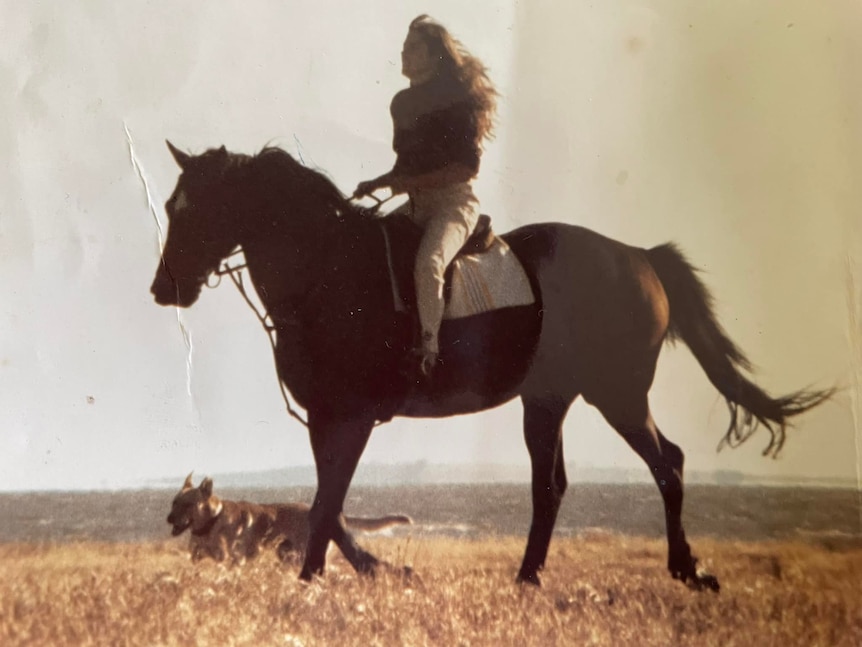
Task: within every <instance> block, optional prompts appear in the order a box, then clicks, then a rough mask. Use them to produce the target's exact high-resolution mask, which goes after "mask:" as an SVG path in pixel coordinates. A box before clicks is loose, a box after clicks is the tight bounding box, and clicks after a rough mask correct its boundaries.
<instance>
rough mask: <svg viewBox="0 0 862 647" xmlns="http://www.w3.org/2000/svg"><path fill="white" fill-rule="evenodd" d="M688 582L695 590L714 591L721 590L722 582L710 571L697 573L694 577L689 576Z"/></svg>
mask: <svg viewBox="0 0 862 647" xmlns="http://www.w3.org/2000/svg"><path fill="white" fill-rule="evenodd" d="M687 584H688V586H689V588H692V589H694V590H695V591H713V592H714V593H718V592H719V591H721V584H719V583H718V578H717V577H716V576H715V575H710V574H709V573H697V574H695V575H694V577H691V578H689V581H688V582H687Z"/></svg>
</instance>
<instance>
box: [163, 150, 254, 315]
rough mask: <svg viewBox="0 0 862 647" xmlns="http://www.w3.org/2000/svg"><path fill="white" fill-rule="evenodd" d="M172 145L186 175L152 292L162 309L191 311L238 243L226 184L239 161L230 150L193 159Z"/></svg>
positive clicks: (171, 202)
mask: <svg viewBox="0 0 862 647" xmlns="http://www.w3.org/2000/svg"><path fill="white" fill-rule="evenodd" d="M167 144H168V148H169V149H170V151H171V154H172V155H173V156H174V159H175V160H176V162H177V164H179V166H180V168H181V169H182V173H181V174H180V177H179V179H178V180H177V186H176V188H174V192H173V193H172V194H171V197H170V198H168V201H167V202H166V203H165V211H166V213H167V216H168V235H167V241H166V242H165V247H164V250H163V251H162V258H161V262H160V263H159V267H158V269H157V270H156V276H155V279H154V280H153V285H152V287H151V288H150V291H151V292H152V293H153V296H155V299H156V303H159V304H160V305H176V306H181V307H188V306H190V305H192V304H193V303H194V302H195V301H196V300H197V298H198V296H199V295H200V292H201V288H202V287H203V285H204V284H205V283H206V280H207V277H208V276H209V275H210V274H211V273H212V272H214V271H215V270H217V269H218V266H219V263H220V262H221V261H222V259H224V258H225V257H226V256H227V255H228V254H230V253H231V251H233V249H234V248H235V247H236V246H237V243H238V239H237V236H238V232H237V231H236V227H235V226H234V224H233V222H232V221H233V218H232V216H233V215H234V205H233V202H234V200H233V199H232V188H233V187H232V186H231V183H230V182H229V181H227V180H226V176H227V175H228V171H229V170H230V169H231V167H232V166H233V163H232V162H233V158H234V157H235V156H233V155H231V154H230V153H228V152H227V151H226V150H225V148H224V146H222V147H221V148H218V149H212V150H208V151H206V152H205V153H203V154H202V155H197V156H193V155H189V154H187V153H183V152H182V151H180V150H178V149H177V148H175V147H174V146H173V144H171V143H170V142H167Z"/></svg>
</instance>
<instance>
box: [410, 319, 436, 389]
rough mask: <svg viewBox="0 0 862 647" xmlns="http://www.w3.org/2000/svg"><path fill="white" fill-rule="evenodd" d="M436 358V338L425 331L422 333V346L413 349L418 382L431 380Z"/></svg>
mask: <svg viewBox="0 0 862 647" xmlns="http://www.w3.org/2000/svg"><path fill="white" fill-rule="evenodd" d="M438 357H439V352H438V347H437V336H436V335H434V334H433V333H430V332H427V331H426V332H424V333H422V345H421V346H419V347H418V348H414V349H413V358H414V360H415V361H416V369H417V374H418V375H417V377H418V378H419V381H425V382H427V381H428V380H430V379H431V374H432V373H433V372H434V367H435V366H436V365H437V361H438Z"/></svg>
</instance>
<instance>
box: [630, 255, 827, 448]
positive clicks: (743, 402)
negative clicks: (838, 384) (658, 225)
mask: <svg viewBox="0 0 862 647" xmlns="http://www.w3.org/2000/svg"><path fill="white" fill-rule="evenodd" d="M647 258H648V259H649V262H650V264H651V265H652V267H653V270H655V273H656V274H657V275H658V277H659V280H660V281H661V283H662V285H663V286H664V291H665V293H666V294H667V298H668V302H669V304H670V326H669V329H668V337H667V340H668V341H670V342H673V341H675V340H676V339H682V341H684V342H685V344H686V345H687V346H688V347H689V348H690V349H691V352H692V353H693V354H694V356H695V358H696V359H697V361H698V363H699V364H700V365H701V367H703V370H704V371H705V372H706V375H707V377H708V378H709V381H710V382H712V384H713V385H714V386H715V388H716V389H718V391H719V393H721V395H722V396H724V399H725V400H726V401H727V406H728V409H729V410H730V425H729V426H728V429H727V432H725V435H724V438H723V439H722V441H721V444H720V445H719V448H720V447H721V446H722V445H724V444H727V445H730V446H731V447H735V446H738V445H739V444H741V443H742V442H744V441H745V440H748V438H749V437H750V436H751V434H752V433H754V431H755V430H756V429H757V427H758V425H763V426H764V427H766V429H768V430H769V432H770V433H771V435H772V439H771V440H770V442H769V445H768V446H767V447H766V449H765V450H764V451H763V455H764V456H766V455H770V454H771V455H772V456H777V455H778V452H779V451H780V450H781V447H782V446H783V445H784V440H785V427H786V426H787V419H788V418H791V417H793V416H796V415H799V414H800V413H803V412H805V411H808V410H809V409H812V408H813V407H816V406H817V405H819V404H821V403H822V402H824V401H825V400H827V399H828V398H829V397H830V396H832V394H833V393H834V389H829V390H824V391H819V390H802V391H796V392H795V393H791V394H789V395H786V396H783V397H778V398H773V397H771V396H770V395H769V394H767V393H766V392H765V391H763V389H761V388H760V387H758V386H757V385H756V384H754V383H753V382H751V381H750V380H749V379H747V378H746V377H745V376H744V375H743V374H742V372H741V370H746V371H749V372H750V371H751V364H750V362H749V361H748V359H747V358H746V357H745V355H744V354H743V352H742V351H741V350H740V349H739V348H738V347H737V346H736V344H734V343H733V341H731V339H730V338H729V337H728V335H727V333H726V332H725V331H724V329H723V328H722V327H721V324H720V323H719V322H718V319H717V318H716V316H715V313H714V312H713V309H712V302H713V299H712V295H711V294H710V293H709V290H708V289H707V287H706V286H705V285H704V284H703V282H701V280H700V279H699V278H698V277H697V273H696V272H697V270H696V269H695V268H694V267H692V265H691V264H690V263H689V262H688V261H687V260H686V258H685V256H683V254H682V252H680V250H679V249H678V248H677V247H676V246H675V245H673V244H666V245H660V246H659V247H654V248H652V249H650V250H648V251H647Z"/></svg>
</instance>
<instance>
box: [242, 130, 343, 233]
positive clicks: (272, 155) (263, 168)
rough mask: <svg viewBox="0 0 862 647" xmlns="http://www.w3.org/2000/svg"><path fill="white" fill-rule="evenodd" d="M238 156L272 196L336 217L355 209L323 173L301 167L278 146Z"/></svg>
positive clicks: (301, 165) (341, 216)
mask: <svg viewBox="0 0 862 647" xmlns="http://www.w3.org/2000/svg"><path fill="white" fill-rule="evenodd" d="M237 157H242V158H245V159H244V160H243V162H242V165H243V166H244V167H245V168H246V170H247V171H248V172H249V173H251V174H252V175H253V176H254V177H255V178H256V179H257V180H259V181H260V186H262V187H265V190H266V191H273V192H276V196H275V197H281V198H283V199H286V200H290V201H291V202H292V203H294V204H296V203H297V202H298V201H300V202H303V203H305V204H307V205H308V206H309V208H312V209H314V210H315V211H320V212H325V213H326V214H328V215H335V216H337V217H338V218H343V217H345V216H349V215H350V214H354V213H356V212H357V211H358V210H357V207H356V206H355V205H353V204H352V203H351V202H350V200H348V199H347V198H346V197H345V196H344V194H342V193H341V191H340V190H339V189H338V187H337V186H335V183H334V182H333V181H332V180H330V179H329V178H328V177H327V176H326V175H325V174H324V173H323V172H321V171H318V170H315V169H312V168H308V167H307V166H304V165H303V164H301V163H300V162H298V161H297V160H296V159H294V157H293V156H292V155H291V154H290V153H288V152H287V151H285V150H283V149H282V148H279V147H278V146H265V147H264V148H263V149H262V150H261V151H260V152H259V153H258V154H257V155H254V156H252V157H246V156H237Z"/></svg>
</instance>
